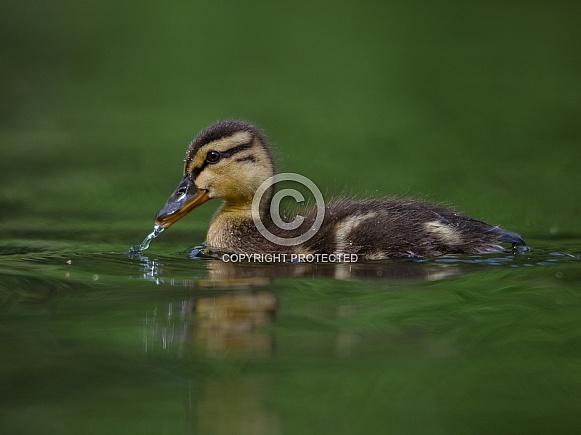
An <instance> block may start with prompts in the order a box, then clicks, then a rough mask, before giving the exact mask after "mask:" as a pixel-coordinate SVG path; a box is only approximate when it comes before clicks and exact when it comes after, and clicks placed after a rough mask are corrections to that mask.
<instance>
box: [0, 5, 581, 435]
mask: <svg viewBox="0 0 581 435" xmlns="http://www.w3.org/2000/svg"><path fill="white" fill-rule="evenodd" d="M580 12H581V7H580V6H579V5H578V3H577V2H568V1H557V2H541V1H529V2H500V1H492V2H461V1H441V2H427V1H425V2H424V1H407V2H395V1H371V2H347V1H296V2H278V1H275V2H260V1H246V2H229V1H217V2H199V1H173V2H166V3H163V2H159V1H155V2H154V1H139V2H137V1H125V2H119V1H91V0H88V1H83V2H71V1H50V2H45V1H19V2H11V3H10V2H4V3H3V4H2V5H0V44H1V46H0V56H1V59H2V61H1V64H0V101H1V103H0V122H1V124H0V223H1V225H0V227H1V231H2V236H1V237H0V345H1V347H2V352H1V354H2V355H1V356H0V391H1V393H0V429H2V432H3V433H59V434H60V433H79V431H80V430H82V431H83V432H84V433H103V432H105V431H106V432H107V433H124V434H126V433H172V434H174V433H244V432H243V430H247V432H248V433H254V434H261V433H265V434H276V433H301V434H304V433H317V434H320V433H334V434H336V433H379V432H383V433H388V432H394V433H442V434H444V433H494V434H499V433H527V434H530V433H534V432H537V433H565V432H570V433H576V431H577V430H578V428H579V425H580V423H581V421H580V417H579V416H580V415H581V413H580V412H579V403H580V401H581V393H580V391H581V388H580V387H581V371H580V369H579V367H581V366H580V364H579V363H580V358H581V354H580V351H579V349H580V344H581V322H580V320H579V319H581V297H580V290H581V273H580V272H579V262H578V260H579V253H580V252H581V249H580V246H581V243H580V242H581V237H580V227H579V216H580V215H581V201H580V200H579V198H581V173H580V172H581V171H580V170H579V164H580V162H581V143H580V142H581V123H580V122H579V120H581V98H580V97H581V56H580V53H581V50H580V49H581V47H580V45H581V27H580V26H579V21H580V17H581V13H580ZM223 118H241V119H246V120H248V121H250V122H252V123H254V124H256V125H257V126H259V127H261V128H262V129H263V130H264V131H265V133H266V135H267V136H268V138H269V139H270V143H271V144H272V146H273V148H274V153H275V156H276V159H277V163H278V166H279V168H280V169H281V170H284V171H286V172H297V173H299V174H302V175H305V176H307V177H309V178H310V179H312V180H313V181H314V182H315V183H316V184H317V185H318V186H319V187H320V188H321V190H322V191H323V193H324V194H325V197H326V198H329V197H332V196H338V195H341V194H347V195H352V196H356V197H369V196H373V197H380V196H384V195H410V196H414V197H420V198H424V199H428V200H432V201H435V202H445V203H450V204H454V205H455V206H456V207H457V208H458V209H459V210H461V211H463V212H466V213H467V214H469V215H471V216H474V217H477V218H480V219H483V220H485V221H487V222H490V223H492V224H499V225H502V226H503V227H505V228H507V229H510V230H512V231H515V232H518V233H520V234H522V235H523V236H524V238H525V240H527V242H528V243H529V245H530V246H531V248H532V251H531V252H530V253H529V254H525V255H523V256H522V258H517V259H514V257H510V256H509V257H503V258H499V259H483V260H482V262H480V261H479V260H478V259H476V260H474V259H457V260H454V259H450V260H448V261H449V263H444V262H438V261H433V262H428V264H427V266H426V267H427V269H424V268H423V267H424V266H425V265H422V264H408V263H403V264H400V263H397V262H396V264H392V263H389V262H387V263H384V264H380V265H373V266H372V269H371V272H370V273H371V275H373V276H374V277H375V278H378V275H379V272H380V269H381V273H382V274H383V273H384V270H385V271H386V272H385V273H386V274H387V276H386V275H382V276H383V279H374V280H369V279H368V278H369V276H371V275H370V274H369V273H367V274H364V275H365V276H366V277H367V279H363V280H352V281H350V280H347V281H344V280H338V279H333V278H331V277H330V276H329V275H331V276H335V277H337V276H340V275H341V274H340V273H339V272H340V270H336V269H334V268H332V267H331V266H329V267H328V268H327V267H322V268H321V269H317V270H316V273H315V272H313V273H311V272H312V271H309V272H308V273H307V274H306V275H303V276H301V274H300V273H296V270H294V269H293V270H289V268H282V269H281V270H279V269H276V268H275V266H272V267H269V265H263V266H260V267H257V268H245V267H243V265H237V266H236V265H235V267H234V266H233V267H234V269H233V274H234V276H242V275H243V276H246V277H250V278H252V279H255V281H252V282H251V283H250V284H248V282H247V283H246V284H245V285H246V286H247V288H246V289H240V288H237V289H234V290H233V289H232V288H230V287H231V286H230V285H229V284H228V283H226V282H224V281H219V280H218V281H217V282H216V281H213V277H215V275H213V272H215V268H216V267H217V266H216V265H215V264H213V263H212V262H211V261H198V262H196V261H192V260H189V259H188V258H187V257H186V256H185V255H184V254H183V251H184V250H185V249H186V248H189V247H192V246H194V245H196V244H199V243H200V242H202V241H203V239H204V231H205V227H206V225H207V222H208V219H209V218H210V216H211V214H212V213H213V211H214V210H215V208H216V206H217V204H213V203H209V204H206V205H204V206H203V207H201V208H200V209H198V210H196V211H195V213H192V214H191V215H190V216H188V217H187V218H185V219H183V220H181V221H180V222H179V223H178V224H176V225H174V226H172V228H171V230H169V231H167V232H164V233H163V234H162V235H161V236H160V237H159V238H158V239H157V240H155V241H154V242H153V244H152V246H151V248H150V251H147V254H148V255H150V257H149V258H147V257H145V258H141V259H129V258H127V257H126V256H125V255H124V252H125V251H126V250H127V248H128V247H129V245H131V244H135V243H138V242H140V241H141V240H142V238H143V237H144V236H145V235H146V234H147V233H148V232H149V231H150V230H151V229H152V225H153V218H154V216H155V213H156V212H157V211H158V209H159V208H160V207H161V206H162V205H163V203H164V202H165V200H166V198H167V196H168V195H169V194H170V193H171V192H172V191H173V189H174V188H175V186H176V184H177V182H178V181H179V179H180V177H181V174H182V165H183V163H182V159H183V157H184V153H185V150H186V147H187V144H188V143H189V141H190V140H191V139H192V138H193V137H194V136H195V135H196V134H197V132H198V131H200V130H201V129H202V128H204V127H206V126H207V125H209V124H211V123H212V122H214V121H216V120H218V119H223ZM68 261H70V262H71V264H68V263H67V262H68ZM472 261H474V262H475V263H474V262H472ZM416 266H417V267H416ZM525 266H531V267H525ZM370 267H371V266H370ZM400 267H402V268H404V269H405V270H406V271H407V272H405V273H404V274H403V275H406V276H408V275H407V274H409V276H414V277H415V279H411V280H410V279H407V280H399V279H391V278H390V277H389V276H391V275H392V274H391V272H389V271H390V270H391V268H396V269H397V274H393V275H398V276H399V274H400V272H401V271H400V269H399V268H400ZM374 268H378V269H374ZM410 268H411V269H412V271H411V272H410ZM231 272H232V271H231ZM424 272H425V274H426V276H427V277H431V279H429V280H424V279H418V278H419V277H420V275H422V274H424ZM468 272H469V273H468ZM226 275H228V274H226ZM278 275H280V276H281V278H279V279H275V280H271V278H272V277H273V276H278ZM293 275H298V276H293ZM409 276H408V278H409ZM422 276H423V275H422ZM426 276H423V277H424V278H425V277H426ZM264 277H266V278H267V281H268V283H267V284H266V285H262V286H255V284H256V282H258V281H256V279H258V280H259V281H260V279H263V278H264ZM441 277H444V278H445V279H443V280H437V279H436V278H441ZM392 278H393V277H392ZM208 282H210V284H212V282H213V284H212V285H210V286H209V287H208V285H207V284H208ZM262 291H264V292H267V293H268V294H269V295H272V296H273V297H274V298H275V299H276V300H277V303H278V309H277V313H276V318H275V319H274V321H272V322H268V323H267V324H264V325H261V326H259V327H256V329H252V330H251V331H250V336H251V337H253V339H256V340H257V341H259V342H263V341H264V340H266V341H267V342H269V343H271V342H272V343H273V344H272V346H267V349H268V351H267V352H264V349H262V348H260V349H262V350H259V351H252V349H251V350H248V349H246V348H244V346H242V350H241V349H238V350H236V349H232V348H231V347H227V350H226V351H224V350H222V351H220V352H216V351H212V350H211V349H210V348H211V346H212V343H213V342H212V341H211V340H210V339H208V340H207V341H204V340H202V344H200V342H199V341H196V340H194V339H192V338H191V337H190V335H194V336H195V334H196V333H195V332H189V333H187V334H186V336H187V337H190V338H187V339H184V341H179V340H177V339H175V340H174V341H171V342H167V331H169V330H174V331H175V330H177V329H180V328H183V329H184V330H187V331H199V325H200V324H202V320H203V315H201V314H200V313H199V312H190V311H188V310H186V311H187V312H184V313H182V314H178V312H181V311H180V310H181V309H184V310H185V308H183V307H189V306H190V304H194V305H196V304H199V303H200V301H202V300H204V298H210V299H216V300H219V299H220V298H225V297H227V296H229V295H230V296H231V295H235V296H241V297H246V296H249V295H250V296H251V297H252V296H253V295H256V294H258V293H256V292H262ZM222 300H224V299H222ZM177 307H182V308H179V309H178V308H177ZM162 313H163V314H162ZM152 319H153V320H152ZM196 325H197V326H196ZM164 328H165V329H164ZM163 331H166V332H165V334H166V335H165V336H164V335H163V334H164V333H163ZM162 336H163V337H164V338H162ZM176 337H177V335H176Z"/></svg>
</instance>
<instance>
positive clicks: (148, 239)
mask: <svg viewBox="0 0 581 435" xmlns="http://www.w3.org/2000/svg"><path fill="white" fill-rule="evenodd" d="M162 232H163V227H162V226H161V225H155V226H154V227H153V231H152V232H151V233H149V234H148V235H147V237H145V239H143V242H141V245H133V246H131V247H130V248H129V252H128V254H139V253H141V251H145V250H146V249H147V248H149V244H150V243H151V241H152V240H153V239H155V238H156V237H157V236H159V235H160V234H161V233H162Z"/></svg>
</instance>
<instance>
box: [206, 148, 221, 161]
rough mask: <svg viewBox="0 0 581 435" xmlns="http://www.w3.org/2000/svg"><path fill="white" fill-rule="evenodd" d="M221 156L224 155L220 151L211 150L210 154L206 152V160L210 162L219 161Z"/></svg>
mask: <svg viewBox="0 0 581 435" xmlns="http://www.w3.org/2000/svg"><path fill="white" fill-rule="evenodd" d="M220 157H222V156H221V155H220V153H219V152H218V151H210V152H209V153H208V154H206V161H207V162H208V163H217V162H218V160H220Z"/></svg>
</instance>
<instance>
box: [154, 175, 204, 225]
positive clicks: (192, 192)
mask: <svg viewBox="0 0 581 435" xmlns="http://www.w3.org/2000/svg"><path fill="white" fill-rule="evenodd" d="M209 199H210V197H209V196H208V191H207V190H202V189H198V187H197V186H196V185H195V183H194V181H193V180H192V179H191V176H189V175H188V176H187V177H185V178H184V179H183V180H182V181H181V182H180V184H178V187H177V188H176V190H175V191H174V192H173V193H172V194H171V196H170V197H169V198H168V200H167V202H166V203H165V205H164V206H163V207H162V208H161V210H160V211H158V212H157V215H156V216H155V223H156V224H157V225H160V226H162V227H163V228H166V229H167V228H168V227H169V226H170V225H172V224H173V223H174V222H176V221H178V220H180V219H181V218H183V217H184V216H185V215H187V214H188V213H189V212H191V211H192V210H193V209H195V208H196V207H199V206H200V205H202V204H203V203H205V202H206V201H207V200H209Z"/></svg>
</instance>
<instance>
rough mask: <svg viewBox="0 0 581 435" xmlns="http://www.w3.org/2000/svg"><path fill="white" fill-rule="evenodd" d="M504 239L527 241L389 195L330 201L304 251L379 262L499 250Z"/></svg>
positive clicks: (446, 211) (514, 242)
mask: <svg viewBox="0 0 581 435" xmlns="http://www.w3.org/2000/svg"><path fill="white" fill-rule="evenodd" d="M503 243H509V244H512V245H513V246H515V245H524V244H525V242H524V240H523V238H522V237H521V236H520V235H518V234H516V233H513V232H509V231H505V230H503V229H501V228H499V227H497V226H491V225H488V224H487V223H485V222H482V221H479V220H477V219H473V218H470V217H467V216H463V215H461V214H460V213H457V212H455V211H453V210H449V209H446V208H444V207H441V206H438V205H433V204H428V203H425V202H422V201H416V200H409V199H399V198H391V199H382V200H365V201H350V200H340V201H336V202H333V203H330V204H328V205H327V206H326V213H325V219H324V221H323V225H322V226H321V228H320V229H319V232H318V234H317V235H316V236H315V237H313V239H312V240H311V241H310V243H309V249H308V250H309V251H311V252H323V253H336V254H357V255H358V256H359V258H360V259H367V260H378V259H384V258H425V257H437V256H441V255H446V254H467V255H474V254H485V253H492V252H503V251H505V248H504V247H503V246H502V244H503Z"/></svg>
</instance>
